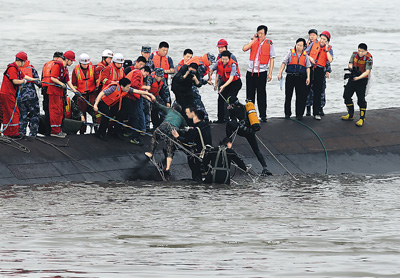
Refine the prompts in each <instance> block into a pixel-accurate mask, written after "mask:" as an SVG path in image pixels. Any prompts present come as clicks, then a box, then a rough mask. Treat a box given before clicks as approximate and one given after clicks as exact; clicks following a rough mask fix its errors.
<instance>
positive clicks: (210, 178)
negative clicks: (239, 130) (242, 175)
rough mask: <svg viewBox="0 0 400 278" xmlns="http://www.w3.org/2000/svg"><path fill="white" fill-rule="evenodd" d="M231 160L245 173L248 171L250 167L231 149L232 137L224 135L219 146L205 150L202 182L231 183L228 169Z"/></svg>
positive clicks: (229, 168) (229, 169)
mask: <svg viewBox="0 0 400 278" xmlns="http://www.w3.org/2000/svg"><path fill="white" fill-rule="evenodd" d="M232 161H233V162H235V163H236V165H237V166H238V167H239V168H240V169H242V170H243V171H246V172H247V173H248V172H249V171H250V167H247V166H246V164H245V163H244V161H243V160H242V159H241V158H240V157H239V156H238V154H237V153H236V152H235V151H234V150H233V149H232V139H231V138H229V137H225V138H224V139H223V140H222V142H221V144H220V145H219V147H217V148H212V149H211V150H209V151H207V154H206V156H205V158H204V160H203V163H204V165H206V167H207V168H208V171H207V174H206V177H205V179H204V183H219V184H227V185H229V184H230V183H231V172H230V171H231V162H232Z"/></svg>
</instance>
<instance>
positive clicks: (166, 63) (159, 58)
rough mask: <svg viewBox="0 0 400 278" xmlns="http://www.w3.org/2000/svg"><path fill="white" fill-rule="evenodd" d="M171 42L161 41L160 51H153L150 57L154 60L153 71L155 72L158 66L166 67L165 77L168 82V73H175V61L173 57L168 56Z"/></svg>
mask: <svg viewBox="0 0 400 278" xmlns="http://www.w3.org/2000/svg"><path fill="white" fill-rule="evenodd" d="M168 50H169V44H168V43H167V42H164V41H162V42H160V44H159V45H158V51H156V52H154V53H152V54H151V55H150V57H149V60H152V61H153V68H151V71H152V72H153V71H154V69H156V68H162V69H164V78H165V81H167V83H168V74H173V73H175V69H174V62H173V61H172V59H171V57H169V56H168Z"/></svg>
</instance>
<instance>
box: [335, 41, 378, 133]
mask: <svg viewBox="0 0 400 278" xmlns="http://www.w3.org/2000/svg"><path fill="white" fill-rule="evenodd" d="M372 64H373V60H372V55H371V53H369V52H368V47H367V45H366V44H365V43H360V44H359V45H358V51H357V52H353V54H352V55H351V57H350V61H349V69H351V70H352V74H351V76H350V78H349V81H348V82H347V84H346V86H345V88H344V93H343V98H344V103H345V104H346V106H347V111H348V114H347V115H346V116H342V120H344V121H352V120H354V104H353V100H352V97H353V95H354V92H355V93H356V95H357V104H358V106H359V107H360V119H359V120H358V121H357V122H356V126H359V127H361V126H363V125H364V122H365V112H366V110H367V101H366V100H365V93H366V88H367V84H368V80H369V77H370V74H371V70H372Z"/></svg>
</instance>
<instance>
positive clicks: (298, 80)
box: [285, 74, 307, 116]
mask: <svg viewBox="0 0 400 278" xmlns="http://www.w3.org/2000/svg"><path fill="white" fill-rule="evenodd" d="M306 78H307V77H306V75H297V76H296V75H293V74H287V75H286V83H285V116H291V115H292V108H291V106H292V105H291V104H292V96H293V89H295V90H296V116H303V114H304V109H305V107H306V100H307V91H306V87H307V86H306Z"/></svg>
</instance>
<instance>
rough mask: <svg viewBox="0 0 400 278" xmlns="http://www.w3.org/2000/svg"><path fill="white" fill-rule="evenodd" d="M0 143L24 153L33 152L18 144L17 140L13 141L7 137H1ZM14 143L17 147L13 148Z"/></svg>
mask: <svg viewBox="0 0 400 278" xmlns="http://www.w3.org/2000/svg"><path fill="white" fill-rule="evenodd" d="M0 143H3V144H5V145H8V146H10V147H12V148H14V149H17V150H19V151H21V152H24V153H30V152H31V150H30V149H28V148H27V147H26V146H24V145H22V144H21V143H18V142H17V141H16V140H15V139H12V138H10V137H7V136H1V137H0ZM12 143H15V144H16V145H17V146H13V145H12Z"/></svg>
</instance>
